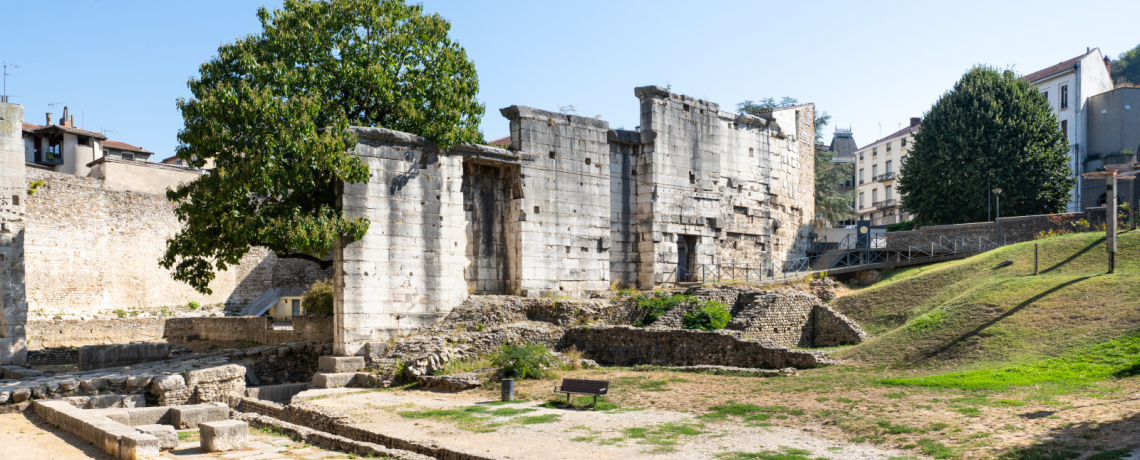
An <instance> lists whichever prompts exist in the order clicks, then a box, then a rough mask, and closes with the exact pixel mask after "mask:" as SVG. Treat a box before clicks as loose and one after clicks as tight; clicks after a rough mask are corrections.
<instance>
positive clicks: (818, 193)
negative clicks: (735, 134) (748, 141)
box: [736, 96, 855, 222]
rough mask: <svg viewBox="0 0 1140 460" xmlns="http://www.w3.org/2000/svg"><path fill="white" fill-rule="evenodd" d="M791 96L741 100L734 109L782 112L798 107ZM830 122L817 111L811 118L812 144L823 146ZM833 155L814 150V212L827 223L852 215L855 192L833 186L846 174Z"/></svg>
mask: <svg viewBox="0 0 1140 460" xmlns="http://www.w3.org/2000/svg"><path fill="white" fill-rule="evenodd" d="M799 103H800V102H799V100H798V99H796V98H794V97H787V96H784V97H783V98H780V100H779V101H776V99H774V98H770V97H769V98H764V99H760V100H758V101H744V102H741V103H739V104H736V108H737V109H738V110H740V111H741V112H743V113H747V114H752V115H755V114H757V113H760V112H768V111H771V110H775V109H783V108H787V107H791V106H793V105H796V104H799ZM830 122H831V115H828V114H827V112H820V113H819V114H817V115H816V117H815V123H814V125H815V143H816V144H817V145H818V144H822V143H823V128H824V127H826V126H827V124H828V123H830ZM834 159H835V152H829V151H826V150H819V149H816V151H815V211H816V212H817V213H819V214H823V218H824V220H826V221H828V222H842V221H845V220H847V219H850V218H852V217H854V216H855V209H854V208H852V207H851V200H852V199H853V198H854V196H855V192H854V191H851V192H847V193H841V192H839V191H838V190H837V189H836V187H837V186H839V185H842V184H843V183H844V182H847V179H848V176H849V175H850V171H848V170H847V169H846V168H844V166H843V165H840V164H838V163H835V162H834V161H833V160H834Z"/></svg>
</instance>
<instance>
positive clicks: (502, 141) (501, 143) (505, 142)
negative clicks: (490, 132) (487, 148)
mask: <svg viewBox="0 0 1140 460" xmlns="http://www.w3.org/2000/svg"><path fill="white" fill-rule="evenodd" d="M487 145H494V146H496V147H510V146H511V136H509V135H508V136H504V137H500V138H498V139H495V140H493V141H489V142H487Z"/></svg>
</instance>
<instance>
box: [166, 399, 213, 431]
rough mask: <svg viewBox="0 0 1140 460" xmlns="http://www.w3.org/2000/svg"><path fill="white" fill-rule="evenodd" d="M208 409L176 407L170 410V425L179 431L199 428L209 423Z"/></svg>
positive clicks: (201, 407) (201, 406)
mask: <svg viewBox="0 0 1140 460" xmlns="http://www.w3.org/2000/svg"><path fill="white" fill-rule="evenodd" d="M207 421H208V420H206V407H205V406H204V405H198V406H174V407H171V408H170V424H171V425H173V426H174V428H177V429H179V430H189V429H194V428H198V424H200V423H204V422H207Z"/></svg>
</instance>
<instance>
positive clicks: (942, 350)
mask: <svg viewBox="0 0 1140 460" xmlns="http://www.w3.org/2000/svg"><path fill="white" fill-rule="evenodd" d="M1089 278H1092V277H1091V276H1084V277H1080V278H1077V279H1073V280H1069V281H1066V282H1064V283H1061V284H1058V285H1056V286H1053V287H1052V288H1049V290H1047V291H1045V292H1042V293H1040V294H1037V295H1035V296H1033V297H1030V298H1028V299H1026V300H1025V301H1024V302H1021V303H1019V304H1017V306H1015V307H1013V308H1011V309H1009V311H1007V312H1005V313H1002V314H1001V315H998V316H997V317H995V318H993V319H991V320H989V321H986V322H985V323H982V325H980V326H978V327H976V328H974V330H972V331H970V332H967V333H965V334H962V335H961V336H959V337H958V338H956V339H954V340H951V341H949V342H947V343H946V344H945V345H943V346H941V347H939V348H937V349H935V350H933V351H931V352H930V353H927V355H926V357H927V358H934V357H936V356H938V355H941V354H943V353H946V352H948V351H950V350H951V349H953V348H954V346H956V345H958V344H960V343H962V342H963V341H965V340H967V339H969V338H970V337H974V336H976V335H978V333H980V332H982V331H984V330H986V329H987V328H989V327H990V326H993V325H994V324H997V322H998V321H1001V320H1003V319H1006V318H1008V317H1010V316H1012V315H1013V314H1015V313H1017V312H1019V311H1021V310H1022V309H1024V308H1025V307H1028V306H1030V305H1033V303H1034V302H1037V301H1038V300H1041V299H1043V298H1045V297H1046V296H1048V295H1049V294H1052V293H1054V292H1057V291H1060V290H1062V289H1065V288H1067V287H1069V286H1072V285H1074V284H1077V283H1079V282H1081V281H1084V280H1087V279H1089Z"/></svg>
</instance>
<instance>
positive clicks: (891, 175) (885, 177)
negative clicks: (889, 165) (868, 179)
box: [875, 171, 895, 182]
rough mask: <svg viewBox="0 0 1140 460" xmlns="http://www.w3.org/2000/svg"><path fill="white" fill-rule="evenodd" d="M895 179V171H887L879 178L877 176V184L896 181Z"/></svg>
mask: <svg viewBox="0 0 1140 460" xmlns="http://www.w3.org/2000/svg"><path fill="white" fill-rule="evenodd" d="M894 179H895V172H894V171H887V172H885V173H883V174H879V175H878V176H875V182H883V181H888V180H894Z"/></svg>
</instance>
